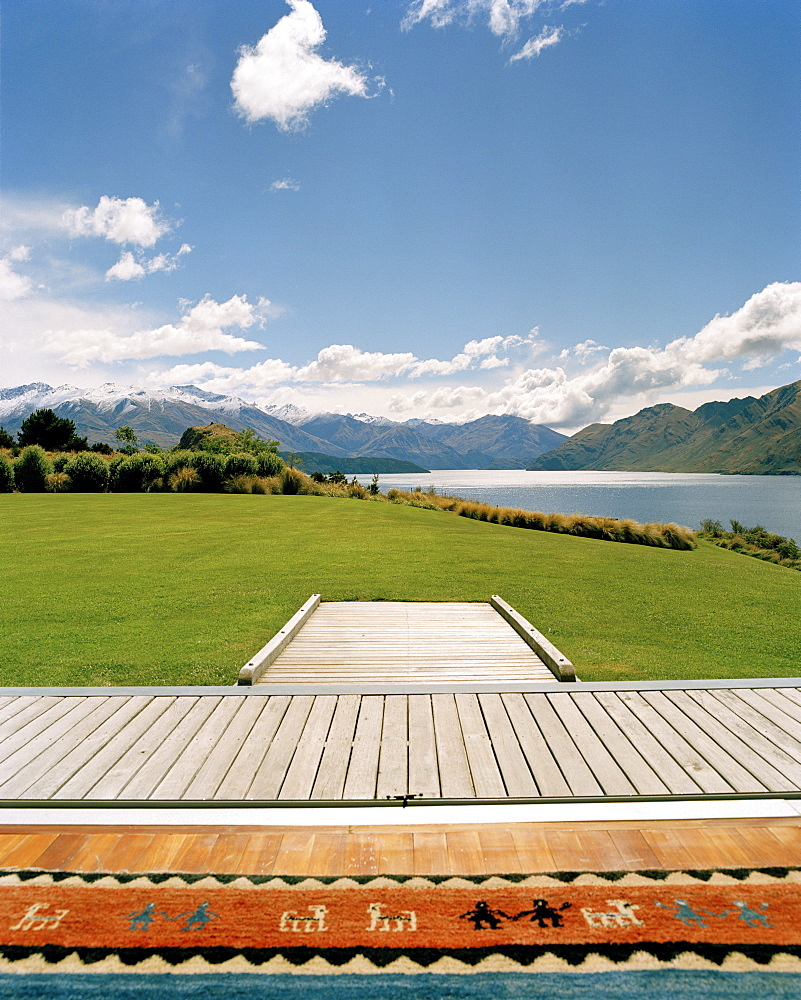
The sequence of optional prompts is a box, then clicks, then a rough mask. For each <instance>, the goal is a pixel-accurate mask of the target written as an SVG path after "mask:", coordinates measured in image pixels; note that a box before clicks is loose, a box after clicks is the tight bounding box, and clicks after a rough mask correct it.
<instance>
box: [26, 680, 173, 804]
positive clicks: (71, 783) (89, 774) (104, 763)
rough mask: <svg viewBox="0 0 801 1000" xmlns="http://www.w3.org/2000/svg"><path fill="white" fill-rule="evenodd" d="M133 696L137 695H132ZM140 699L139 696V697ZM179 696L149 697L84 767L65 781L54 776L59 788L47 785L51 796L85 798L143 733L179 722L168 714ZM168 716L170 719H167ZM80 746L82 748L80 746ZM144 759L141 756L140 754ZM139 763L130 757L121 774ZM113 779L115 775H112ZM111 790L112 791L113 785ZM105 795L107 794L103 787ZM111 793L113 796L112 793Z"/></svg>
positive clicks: (169, 726) (143, 752) (163, 731)
mask: <svg viewBox="0 0 801 1000" xmlns="http://www.w3.org/2000/svg"><path fill="white" fill-rule="evenodd" d="M132 700H133V699H132ZM136 700H137V701H138V699H136ZM174 703H175V698H173V697H166V698H152V699H149V700H147V701H146V703H145V704H144V707H142V708H140V710H139V711H138V712H136V713H135V715H134V716H133V717H132V718H131V719H130V720H129V721H128V722H127V723H126V724H125V725H124V726H123V727H122V729H120V730H119V731H118V732H117V733H116V734H115V735H114V736H113V737H112V738H111V739H110V740H109V741H108V743H106V744H105V746H104V747H102V749H99V750H98V751H97V752H96V753H95V754H94V755H93V756H92V757H90V758H89V759H88V760H87V761H86V763H85V764H84V765H83V766H82V767H80V768H79V769H78V770H77V771H75V773H74V774H73V775H72V777H68V778H67V780H66V781H64V780H63V779H62V777H61V775H58V776H54V778H55V781H54V784H56V788H55V789H54V790H52V791H51V790H50V789H48V788H47V787H46V788H45V789H44V791H45V792H47V795H48V797H52V798H55V799H82V798H84V797H85V796H87V795H88V793H89V791H90V790H91V789H92V788H94V787H95V785H97V784H98V782H102V781H104V780H105V779H106V778H107V776H109V775H110V774H112V773H113V771H114V768H115V767H116V766H117V765H118V764H119V762H120V761H121V760H122V759H123V758H124V757H125V756H126V754H128V753H129V752H130V751H131V749H132V747H133V746H134V745H135V744H136V743H137V741H138V740H140V739H141V738H143V737H146V735H147V734H148V733H149V732H150V731H151V730H155V729H156V727H157V726H158V731H159V732H160V733H162V734H164V733H169V732H170V729H171V728H172V726H173V725H175V715H172V716H170V715H166V713H168V712H169V710H170V707H171V706H172V705H174ZM165 716H166V719H165ZM76 749H78V748H76ZM146 753H147V747H146V745H145V744H143V747H142V755H146ZM140 759H141V758H140ZM135 766H136V762H135V760H134V758H133V757H132V758H130V759H128V760H126V761H125V762H124V763H123V764H122V766H121V774H122V775H123V776H125V775H126V774H128V773H130V771H131V769H133V768H134V767H135ZM109 780H110V781H113V780H114V779H113V778H110V779H109ZM107 787H109V791H111V786H107ZM100 794H101V797H102V795H103V794H104V793H103V791H101V793H100ZM109 797H112V796H111V795H109Z"/></svg>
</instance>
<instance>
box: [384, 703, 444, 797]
mask: <svg viewBox="0 0 801 1000" xmlns="http://www.w3.org/2000/svg"><path fill="white" fill-rule="evenodd" d="M417 753H419V750H418V749H417V748H415V754H417ZM429 765H430V766H432V767H436V758H435V759H434V761H430V762H429ZM408 792H409V707H408V698H407V696H406V695H405V694H394V695H393V694H388V695H387V696H386V698H385V699H384V718H383V721H382V728H381V752H380V754H379V758H378V776H377V781H376V798H377V799H391V798H395V797H396V796H399V795H401V796H402V795H407V794H408Z"/></svg>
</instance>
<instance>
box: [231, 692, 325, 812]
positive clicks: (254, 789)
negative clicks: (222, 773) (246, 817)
mask: <svg viewBox="0 0 801 1000" xmlns="http://www.w3.org/2000/svg"><path fill="white" fill-rule="evenodd" d="M314 701H315V699H314V696H313V695H299V696H298V697H296V698H293V699H292V701H291V702H290V705H289V708H287V710H286V713H285V714H284V717H283V718H282V719H281V723H280V725H279V726H278V729H276V731H275V736H273V738H272V740H271V742H270V747H269V749H268V750H267V753H266V754H265V755H264V757H263V759H262V761H261V763H260V764H259V766H258V768H257V769H256V773H255V774H254V775H253V780H252V782H251V784H250V787H249V788H248V790H247V794H246V795H245V796H244V797H245V798H246V799H277V798H278V794H279V792H280V790H281V786H282V785H283V783H284V778H285V777H286V773H287V771H288V770H289V766H290V764H291V763H292V757H293V756H294V754H295V752H296V750H297V747H298V741H299V737H300V734H301V733H302V732H303V730H304V727H305V726H306V720H307V719H308V718H309V713H310V712H311V710H312V706H313V704H314Z"/></svg>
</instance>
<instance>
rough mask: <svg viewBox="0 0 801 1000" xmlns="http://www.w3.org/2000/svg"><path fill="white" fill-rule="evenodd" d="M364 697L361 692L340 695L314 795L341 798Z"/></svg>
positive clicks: (320, 797)
mask: <svg viewBox="0 0 801 1000" xmlns="http://www.w3.org/2000/svg"><path fill="white" fill-rule="evenodd" d="M360 704H361V698H360V696H359V695H357V694H341V695H338V696H337V704H336V708H335V710H334V717H333V719H332V721H331V727H330V729H329V731H328V739H327V741H326V744H325V749H324V750H323V755H322V758H321V760H320V767H319V769H318V771H317V777H316V778H315V781H314V785H313V787H312V791H311V798H312V799H329V800H330V799H341V798H342V795H343V792H344V789H345V779H346V778H347V775H348V767H349V765H350V756H351V750H352V747H353V737H354V735H355V733H356V721H357V719H358V717H359V706H360Z"/></svg>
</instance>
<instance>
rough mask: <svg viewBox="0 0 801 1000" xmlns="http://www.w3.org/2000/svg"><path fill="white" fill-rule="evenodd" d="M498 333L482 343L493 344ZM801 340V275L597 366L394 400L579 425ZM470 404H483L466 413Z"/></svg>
mask: <svg viewBox="0 0 801 1000" xmlns="http://www.w3.org/2000/svg"><path fill="white" fill-rule="evenodd" d="M493 339H494V338H489V339H488V340H487V341H481V342H479V344H481V345H485V347H486V348H490V347H491V341H492V340H493ZM799 347H801V282H789V283H779V282H777V283H774V284H772V285H768V286H767V287H766V288H764V289H763V290H762V291H761V292H757V293H756V294H755V295H753V296H752V297H751V298H750V299H749V300H748V301H747V302H746V303H745V305H744V306H742V308H740V309H738V310H737V311H735V312H734V313H732V314H731V315H730V316H715V318H714V319H713V320H712V321H711V322H710V323H708V324H707V325H706V326H705V327H704V328H703V329H702V330H701V331H699V332H698V333H697V334H695V335H694V336H692V337H682V338H679V339H677V340H674V341H671V342H670V343H669V344H667V345H666V346H665V347H664V348H659V347H618V348H615V349H614V350H612V351H609V353H608V354H607V356H606V358H605V359H604V360H601V361H599V362H598V363H596V365H595V366H594V367H592V368H591V369H590V370H588V371H585V372H582V373H581V374H579V375H575V376H572V377H571V376H570V375H568V374H567V372H566V371H565V369H564V368H563V367H561V366H558V367H543V368H528V369H526V370H524V371H522V372H519V373H518V374H516V375H515V376H514V377H512V378H511V379H509V381H508V382H506V383H505V384H504V385H502V386H500V387H498V388H495V389H487V388H483V387H481V386H472V387H471V386H457V387H440V388H438V389H437V390H436V391H435V392H431V393H424V394H423V395H422V396H421V395H420V393H416V394H415V395H414V397H412V396H408V397H405V396H404V395H403V394H396V395H395V396H394V397H393V401H392V406H393V409H394V410H396V411H397V412H403V411H405V410H406V409H415V410H416V411H417V412H421V411H426V412H431V411H437V410H440V411H443V410H444V411H447V410H456V411H459V416H460V418H462V419H464V418H465V417H469V416H471V415H478V413H479V412H484V413H486V412H494V413H514V414H517V415H518V416H521V417H526V418H527V419H529V420H532V421H534V422H535V423H543V424H548V425H550V426H553V427H566V428H570V427H579V426H582V425H583V424H586V423H589V422H591V421H594V420H601V419H603V418H604V417H605V416H606V415H607V414H608V413H609V411H610V409H611V408H612V407H613V406H614V405H616V404H619V403H620V401H621V400H622V399H627V398H628V399H633V398H638V399H642V400H644V401H645V402H643V404H642V405H648V401H649V400H651V401H655V400H656V399H658V398H660V397H663V396H664V394H665V391H666V390H681V389H686V388H692V387H694V386H705V385H712V383H714V382H715V381H716V380H717V379H719V378H720V377H721V376H723V375H726V374H727V369H726V368H724V367H713V366H714V365H715V364H725V363H726V362H727V361H731V360H735V359H737V360H740V361H741V362H742V361H744V362H745V364H744V367H745V368H746V369H748V368H753V367H756V366H757V365H759V364H761V363H763V361H764V360H765V359H766V358H769V357H775V356H776V355H778V354H780V353H781V352H782V351H784V350H786V349H791V350H795V349H798V348H799ZM605 350H608V349H607V348H603V347H601V345H598V344H596V343H595V342H594V341H592V340H586V341H584V342H582V343H580V344H577V345H576V346H575V347H574V348H572V349H571V350H570V351H568V352H567V355H574V356H576V357H577V358H578V359H579V360H585V361H586V360H589V359H590V357H591V356H592V355H594V354H597V353H599V352H601V351H605ZM564 355H565V352H563V355H562V356H560V357H563V356H564ZM412 398H414V399H415V404H414V406H413V407H412V405H411V402H410V400H411V399H412ZM466 406H472V407H474V408H477V409H474V410H473V411H468V412H467V413H465V407H466Z"/></svg>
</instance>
